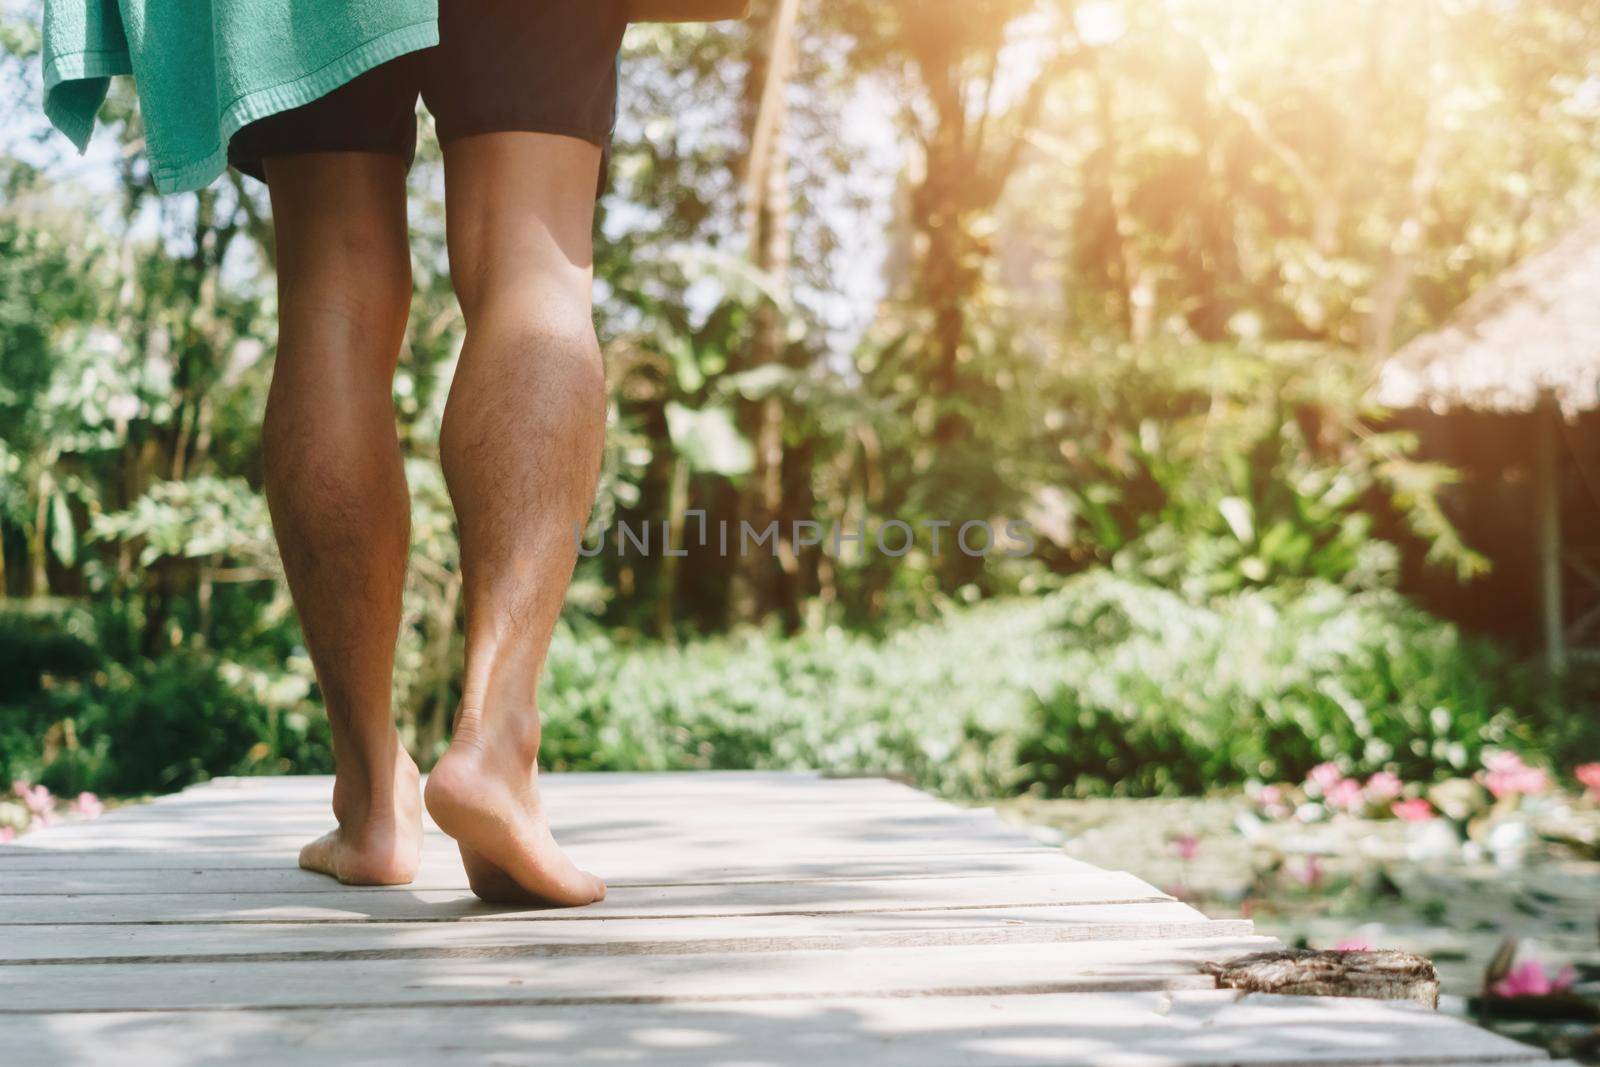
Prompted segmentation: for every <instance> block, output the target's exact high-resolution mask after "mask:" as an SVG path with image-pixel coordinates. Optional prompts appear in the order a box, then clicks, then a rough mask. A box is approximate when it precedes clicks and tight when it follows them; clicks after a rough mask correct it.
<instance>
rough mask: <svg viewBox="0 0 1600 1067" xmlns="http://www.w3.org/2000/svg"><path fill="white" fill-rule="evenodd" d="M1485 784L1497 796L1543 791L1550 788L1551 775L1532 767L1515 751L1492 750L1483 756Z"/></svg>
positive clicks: (1521, 794) (1522, 794)
mask: <svg viewBox="0 0 1600 1067" xmlns="http://www.w3.org/2000/svg"><path fill="white" fill-rule="evenodd" d="M1482 777H1483V785H1484V788H1486V789H1488V790H1489V792H1491V793H1493V794H1494V795H1495V796H1496V797H1497V798H1498V797H1505V796H1525V795H1529V794H1534V793H1543V792H1545V791H1546V790H1548V789H1549V788H1550V776H1549V775H1548V774H1546V773H1545V772H1544V771H1543V770H1541V769H1540V768H1538V767H1530V766H1528V765H1527V764H1526V763H1524V762H1523V761H1522V757H1521V756H1519V755H1517V754H1516V753H1515V752H1491V753H1489V754H1488V755H1487V756H1484V757H1483V776H1482Z"/></svg>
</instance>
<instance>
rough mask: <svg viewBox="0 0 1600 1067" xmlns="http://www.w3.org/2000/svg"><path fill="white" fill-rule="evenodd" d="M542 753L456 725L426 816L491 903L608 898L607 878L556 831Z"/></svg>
mask: <svg viewBox="0 0 1600 1067" xmlns="http://www.w3.org/2000/svg"><path fill="white" fill-rule="evenodd" d="M533 715H534V721H535V722H537V716H538V713H537V712H534V713H533ZM536 756H537V743H535V745H534V746H533V751H531V752H530V751H529V746H527V745H525V744H511V743H508V744H503V745H502V744H495V743H492V742H490V741H489V740H488V739H487V738H485V737H484V736H483V735H481V734H480V733H479V732H478V731H477V730H475V729H471V728H468V729H463V728H462V727H461V726H458V727H457V729H456V736H455V740H453V741H452V742H451V744H450V749H449V751H448V752H446V753H445V754H444V756H443V757H442V758H441V759H440V760H439V763H438V765H437V766H435V767H434V768H433V770H432V771H430V772H429V774H428V785H427V789H426V790H425V792H424V798H425V799H426V801H427V804H428V814H430V815H432V816H433V821H434V822H436V823H438V824H439V829H441V830H443V831H444V832H445V833H447V834H449V835H450V836H451V837H453V838H455V839H456V843H457V844H458V845H460V846H461V863H462V865H463V866H464V867H466V869H467V883H468V884H469V885H471V886H472V891H473V892H474V893H476V894H477V895H478V896H479V897H481V898H482V899H484V900H487V901H489V902H490V903H494V904H545V905H554V906H556V907H564V908H570V907H577V906H579V905H582V904H593V903H595V902H596V901H600V900H604V899H605V895H606V885H605V883H604V882H602V881H601V880H600V879H599V878H597V877H595V876H594V875H592V874H590V873H589V872H587V871H584V870H580V869H579V868H578V866H577V865H576V864H574V863H573V862H572V860H570V859H568V858H567V854H566V853H565V852H562V851H561V846H559V845H557V844H556V839H555V838H554V837H553V836H552V835H551V833H550V825H549V823H548V822H547V821H546V820H545V817H544V809H543V808H542V806H541V805H540V803H539V786H538V780H537V779H538V771H537V769H536V766H535V761H536Z"/></svg>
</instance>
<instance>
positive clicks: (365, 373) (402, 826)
mask: <svg viewBox="0 0 1600 1067" xmlns="http://www.w3.org/2000/svg"><path fill="white" fill-rule="evenodd" d="M266 171H267V182H268V187H269V188H270V189H271V192H272V214H273V223H274V228H275V230H276V234H277V250H278V317H279V330H278V358H277V364H276V366H275V369H274V371H273V376H272V390H271V392H270V394H269V396H268V401H267V415H266V421H265V425H264V426H263V430H262V448H263V452H264V455H265V461H266V462H265V466H266V488H267V502H268V504H269V505H270V507H271V510H272V527H273V530H274V531H275V532H276V534H277V537H278V547H279V550H280V552H281V554H282V556H283V565H284V570H285V571H286V572H287V574H288V578H289V589H290V592H291V593H293V595H294V602H295V607H296V609H297V610H298V611H299V614H300V625H301V629H302V630H303V631H304V632H305V641H306V648H307V649H308V650H309V651H310V653H311V661H312V663H313V664H314V665H315V667H316V671H317V682H318V685H319V686H320V688H321V690H322V696H323V700H324V702H325V703H326V705H327V708H328V718H329V720H330V722H331V723H332V724H333V742H334V765H335V770H336V772H337V779H336V782H335V784H334V789H333V812H334V817H335V818H336V819H337V820H338V823H339V826H338V829H336V830H334V831H332V832H331V833H329V834H327V835H326V836H324V837H321V838H319V839H317V840H316V841H313V842H312V843H311V844H309V845H307V846H306V847H305V848H304V849H303V850H302V851H301V853H300V866H302V867H304V868H306V869H307V870H314V871H321V872H323V873H325V874H331V875H333V876H334V877H335V878H337V879H339V880H340V881H341V882H349V883H354V884H361V885H391V884H401V883H405V882H409V881H411V879H412V878H413V877H414V876H415V874H416V870H417V863H418V856H419V852H420V850H421V845H422V809H421V805H420V802H419V797H418V775H417V767H416V764H414V763H413V762H412V761H411V757H410V756H408V755H407V754H406V752H405V750H404V749H403V748H402V747H401V744H400V738H399V734H398V733H397V732H396V730H395V725H394V717H393V711H392V709H391V707H390V686H391V684H392V678H391V676H392V674H393V672H394V649H395V639H396V637H397V636H398V633H399V628H400V594H401V589H402V586H403V584H404V581H405V572H406V556H407V552H408V548H409V541H410V526H411V509H410V501H409V496H408V494H407V490H406V482H405V471H404V468H403V467H402V466H401V458H400V445H399V441H398V439H397V437H396V435H395V423H394V407H393V399H392V380H393V377H394V369H395V363H396V361H397V360H398V359H399V354H400V345H401V342H402V340H403V338H404V334H405V325H406V316H407V314H408V310H409V307H410V302H411V258H410V249H409V245H408V242H407V236H406V201H405V173H404V169H403V167H402V164H401V161H400V160H399V158H398V157H394V156H385V155H374V154H365V153H342V152H341V153H322V154H314V155H303V156H284V157H275V158H272V159H269V160H268V161H267V164H266Z"/></svg>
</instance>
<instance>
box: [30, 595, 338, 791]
mask: <svg viewBox="0 0 1600 1067" xmlns="http://www.w3.org/2000/svg"><path fill="white" fill-rule="evenodd" d="M56 622H58V627H59V622H61V621H59V619H58V621H56ZM0 649H5V651H3V653H0V669H3V680H5V686H6V688H5V689H3V691H0V774H3V776H5V781H13V779H26V781H38V782H43V784H45V785H50V789H51V790H53V792H56V793H77V792H82V790H91V792H101V793H112V795H117V793H122V795H126V793H144V792H166V790H174V789H182V787H184V785H189V784H192V782H197V781H203V779H206V777H211V776H214V774H251V773H285V771H301V773H315V771H326V769H330V768H331V765H333V761H331V755H330V752H331V749H330V741H328V725H326V718H323V717H322V715H320V713H317V712H315V709H312V707H310V705H309V704H304V688H301V691H298V693H288V694H286V699H285V697H283V694H277V693H274V691H272V686H270V685H262V680H261V678H259V677H258V675H254V673H253V672H250V670H248V669H245V667H240V665H237V664H227V662H222V661H219V659H216V657H214V656H211V654H208V653H205V651H198V649H189V648H184V649H174V651H171V653H168V654H165V656H162V657H160V659H139V661H134V662H133V664H131V665H122V664H115V662H106V661H102V657H101V656H98V654H96V653H93V646H91V645H90V643H88V641H86V640H83V638H80V637H77V635H75V633H74V632H72V627H66V629H51V627H48V625H45V624H42V622H40V621H37V619H30V617H24V616H16V614H11V616H0ZM30 656H32V659H30Z"/></svg>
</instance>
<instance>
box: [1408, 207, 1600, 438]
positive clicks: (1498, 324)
mask: <svg viewBox="0 0 1600 1067" xmlns="http://www.w3.org/2000/svg"><path fill="white" fill-rule="evenodd" d="M1378 400H1379V401H1380V402H1381V403H1383V404H1385V405H1387V406H1389V407H1393V408H1425V409H1428V410H1430V411H1434V412H1436V413H1441V414H1442V413H1444V412H1446V411H1449V410H1451V409H1455V408H1468V409H1471V410H1474V411H1490V412H1499V413H1502V414H1512V413H1518V412H1524V413H1525V412H1529V411H1532V410H1534V409H1535V408H1536V407H1538V406H1539V405H1540V404H1541V403H1546V402H1551V403H1554V404H1555V405H1556V406H1557V407H1559V408H1560V409H1561V411H1562V412H1563V414H1565V415H1566V417H1567V418H1569V419H1571V418H1576V417H1577V415H1578V414H1579V413H1580V412H1584V411H1592V410H1594V409H1596V408H1600V215H1597V216H1595V217H1593V218H1591V219H1589V220H1588V221H1586V222H1584V223H1583V224H1582V225H1580V226H1578V227H1576V228H1575V229H1573V230H1571V231H1570V232H1568V233H1567V234H1566V235H1565V236H1564V237H1562V238H1561V239H1560V240H1558V241H1555V242H1554V243H1552V244H1550V245H1547V246H1546V247H1545V248H1543V249H1541V250H1540V251H1538V252H1534V253H1533V254H1531V255H1529V256H1527V257H1526V258H1524V259H1523V260H1522V261H1521V262H1519V263H1518V264H1517V265H1516V266H1514V267H1512V268H1511V269H1509V270H1507V271H1506V272H1505V273H1504V274H1502V275H1500V276H1499V277H1498V278H1496V279H1494V280H1493V281H1491V282H1489V283H1488V284H1486V285H1484V286H1483V288H1481V289H1479V290H1478V291H1477V292H1476V293H1475V294H1473V296H1472V298H1471V299H1470V300H1468V301H1467V302H1466V303H1464V304H1462V305H1461V307H1460V308H1459V309H1458V310H1457V311H1456V313H1455V314H1454V315H1453V316H1452V317H1451V319H1450V321H1449V322H1448V323H1446V324H1445V326H1444V328H1443V329H1440V330H1436V331H1434V332H1433V333H1428V334H1424V335H1422V336H1421V337H1418V338H1416V339H1415V340H1414V341H1412V342H1411V343H1410V344H1408V345H1406V346H1405V347H1404V348H1402V349H1400V351H1398V352H1396V353H1395V354H1394V356H1393V357H1392V358H1391V359H1390V360H1389V361H1388V362H1387V363H1386V364H1384V366H1383V368H1382V372H1381V376H1380V378H1379V382H1378Z"/></svg>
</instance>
